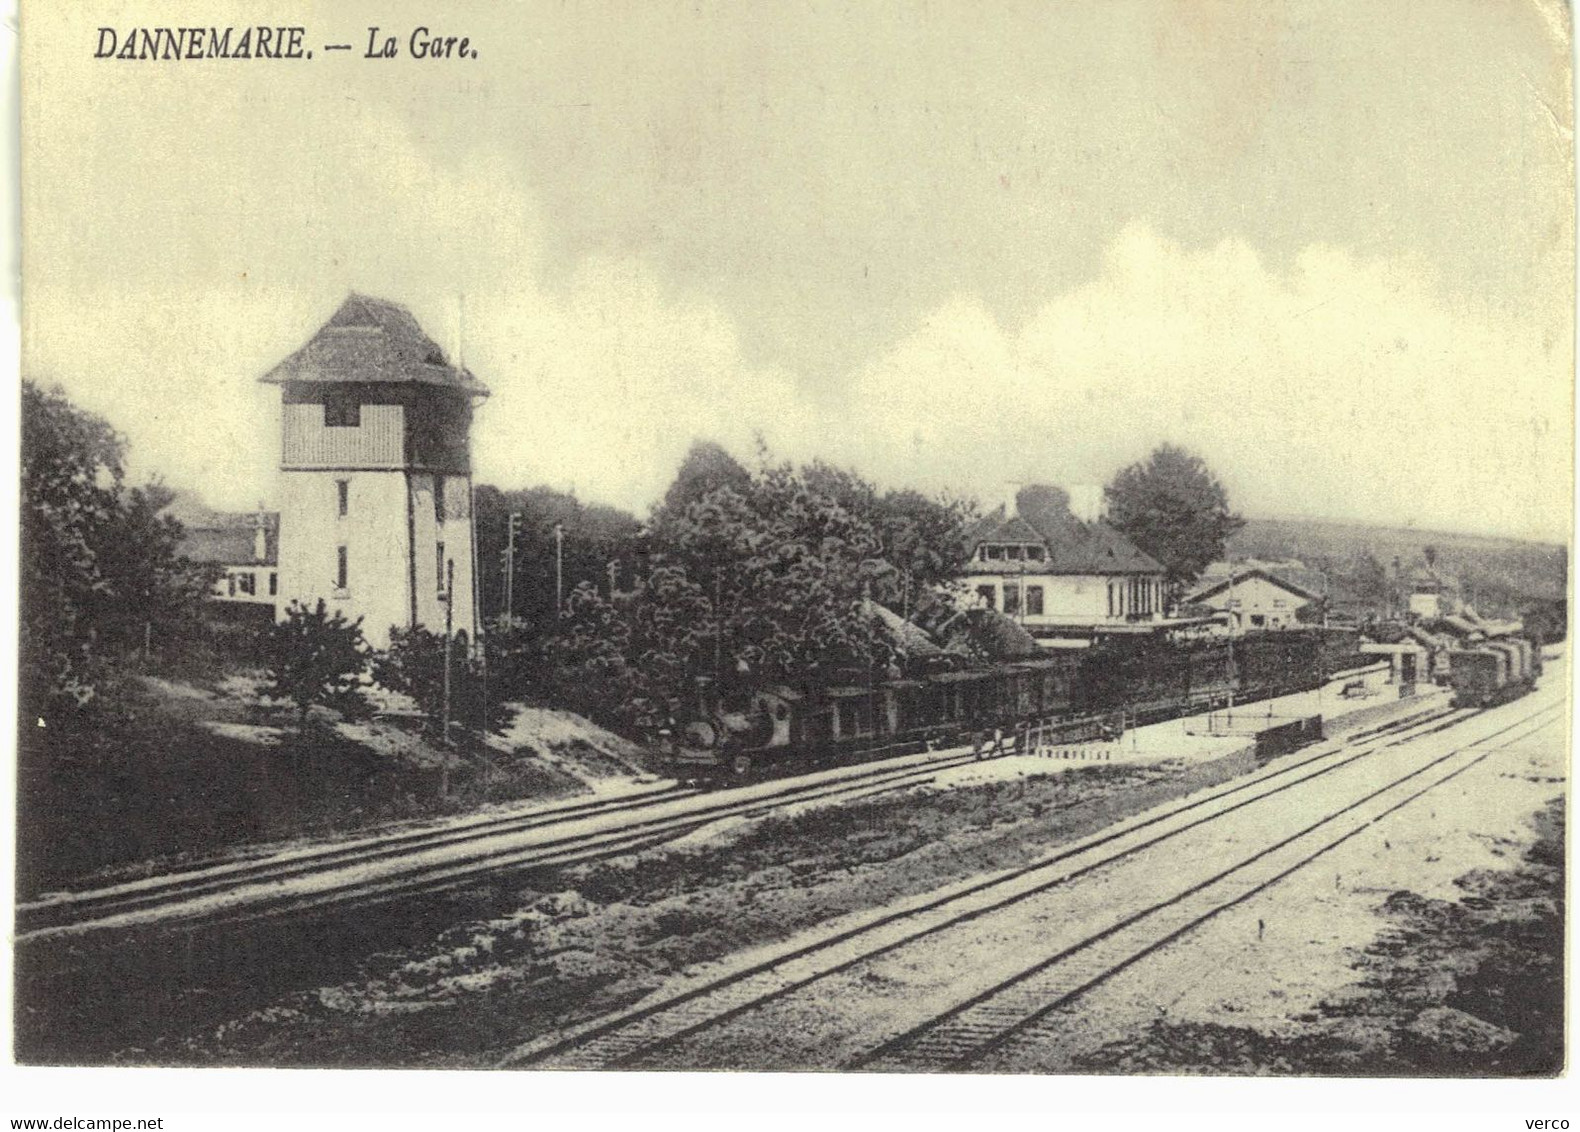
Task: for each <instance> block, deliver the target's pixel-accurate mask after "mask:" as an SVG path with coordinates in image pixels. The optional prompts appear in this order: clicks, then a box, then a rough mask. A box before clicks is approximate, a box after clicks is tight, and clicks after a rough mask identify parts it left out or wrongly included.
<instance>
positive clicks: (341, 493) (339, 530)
mask: <svg viewBox="0 0 1580 1132" xmlns="http://www.w3.org/2000/svg"><path fill="white" fill-rule="evenodd" d="M260 380H262V381H263V382H265V383H268V384H271V385H278V386H280V391H281V399H282V401H283V402H284V414H283V422H282V433H283V435H282V442H283V444H282V450H281V457H280V471H281V476H280V480H281V492H280V525H279V546H280V550H279V594H278V598H279V604H280V607H281V608H283V607H284V606H285V605H286V604H287V603H289V602H291V601H293V600H300V601H302V602H304V603H307V604H311V603H313V602H316V601H317V600H318V599H320V598H322V599H323V600H324V601H325V602H326V603H327V604H328V605H329V607H330V608H331V609H337V610H341V611H343V612H344V613H345V614H346V615H347V616H348V617H361V618H362V619H363V633H364V635H365V636H366V637H367V639H368V641H369V643H370V644H372V645H374V647H383V646H384V645H385V644H386V643H387V642H388V640H389V631H390V629H391V627H395V626H399V627H407V626H421V627H424V628H427V629H429V630H432V631H438V632H443V631H444V629H445V626H446V623H447V621H448V622H449V624H450V625H451V626H452V627H453V628H454V629H455V630H457V631H465V632H466V633H467V634H468V635H469V636H472V637H473V638H475V636H476V633H477V605H476V600H475V593H476V582H475V577H474V561H475V558H474V547H475V545H476V538H475V533H474V531H473V527H472V464H471V446H470V432H471V425H472V411H473V406H474V404H475V403H476V402H477V401H478V400H479V399H481V398H482V397H485V396H487V394H488V390H487V388H486V387H485V386H483V385H482V384H481V383H480V382H478V381H477V380H476V379H475V378H474V377H473V376H472V375H471V374H470V373H469V372H467V371H466V370H465V369H463V368H461V367H459V366H457V365H454V364H452V363H451V362H450V360H449V359H448V358H446V357H445V355H444V352H443V351H442V350H441V349H440V348H439V347H438V345H437V344H436V343H435V342H434V341H433V339H431V338H429V337H428V336H427V334H425V333H423V330H422V328H421V327H420V326H418V324H417V320H416V319H415V318H413V317H412V315H411V313H410V312H409V311H407V310H406V308H405V307H402V306H399V305H397V304H395V303H391V302H387V301H385V300H383V299H375V298H370V297H368V296H366V295H357V294H353V295H351V296H350V297H349V298H348V299H346V301H345V302H344V303H343V304H342V305H341V307H340V309H339V310H337V311H336V312H335V314H334V315H333V317H331V318H330V320H329V321H328V322H327V323H325V324H324V325H323V326H322V327H321V328H320V329H319V330H318V332H317V333H316V334H314V335H313V337H312V338H311V339H310V340H309V341H308V342H307V344H306V345H305V346H303V347H302V348H301V349H300V350H297V351H296V352H295V353H294V354H292V355H291V356H290V357H288V358H286V359H285V360H284V361H283V362H281V363H280V364H279V365H278V366H276V367H275V368H274V369H272V370H270V371H269V372H268V373H267V374H265V375H264V376H263V377H262V378H261V379H260Z"/></svg>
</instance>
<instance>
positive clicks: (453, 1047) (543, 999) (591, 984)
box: [131, 759, 1246, 1066]
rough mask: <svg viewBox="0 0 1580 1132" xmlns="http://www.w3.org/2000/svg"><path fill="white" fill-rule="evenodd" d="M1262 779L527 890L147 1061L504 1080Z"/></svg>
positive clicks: (784, 829)
mask: <svg viewBox="0 0 1580 1132" xmlns="http://www.w3.org/2000/svg"><path fill="white" fill-rule="evenodd" d="M1245 765H1246V764H1245V762H1244V760H1243V759H1221V760H1215V761H1211V762H1207V763H1195V764H1190V765H1186V764H1183V763H1179V762H1165V763H1160V764H1153V765H1150V766H1137V765H1131V766H1124V767H1119V766H1104V765H1091V766H1084V767H1083V766H1077V765H1070V764H1063V765H1061V766H1059V767H1057V768H1054V767H1052V766H1050V765H1048V764H1043V765H1042V766H1041V767H1039V768H1037V769H1036V770H1035V771H1031V770H1027V771H1024V772H1022V773H1020V774H1016V775H1014V776H1012V777H1009V778H1003V779H999V780H994V781H985V782H979V783H977V784H975V785H966V786H960V787H956V788H952V789H943V788H938V787H919V788H913V789H910V790H906V791H904V792H896V793H894V794H888V795H882V796H878V797H874V798H870V799H867V800H864V801H862V802H859V803H855V804H848V805H845V806H835V807H828V808H823V809H810V808H809V809H805V810H801V811H800V812H796V813H790V814H782V815H775V816H772V817H768V818H763V819H758V820H754V821H744V822H742V821H737V822H732V823H730V824H728V825H721V826H719V827H716V828H714V829H713V830H711V831H709V833H708V834H707V835H705V836H700V835H699V836H693V837H691V838H688V839H687V840H686V841H685V842H681V843H675V844H671V845H669V846H666V847H664V848H663V849H659V850H653V851H650V852H648V853H645V854H642V855H639V856H634V857H631V858H624V859H621V860H620V861H617V862H611V863H606V864H602V865H596V866H587V867H583V868H579V869H574V870H569V871H567V872H565V873H562V874H560V876H559V877H558V878H557V882H558V884H559V885H560V886H561V887H559V888H558V890H555V891H540V890H536V889H531V888H528V889H523V890H517V891H512V892H511V893H509V894H508V895H507V896H505V897H504V898H503V899H500V900H498V901H496V902H495V908H496V911H494V912H493V914H491V915H489V916H487V917H486V918H479V919H476V920H474V921H472V922H469V923H465V924H462V925H461V926H458V927H456V928H454V929H452V930H450V931H448V932H445V933H444V934H443V935H441V936H440V937H439V938H437V939H436V940H434V941H432V943H431V944H430V945H427V946H421V947H413V948H406V949H401V950H396V951H390V952H386V953H383V954H380V955H377V956H374V957H373V958H372V959H371V960H369V961H368V962H367V963H366V964H364V965H363V967H362V969H361V970H360V972H359V974H358V976H357V977H356V978H354V979H351V980H348V981H346V982H344V983H342V984H339V985H336V986H332V987H321V988H318V989H316V990H313V991H310V992H304V993H299V994H295V995H292V996H289V997H288V998H286V999H283V1000H281V1001H279V1002H276V1003H275V1004H273V1005H272V1006H270V1007H268V1008H266V1009H264V1010H260V1011H256V1012H253V1013H250V1014H249V1015H247V1016H246V1017H243V1018H238V1019H234V1020H231V1021H228V1022H225V1023H222V1024H220V1025H217V1026H215V1027H213V1028H211V1029H209V1030H207V1031H206V1032H204V1033H201V1034H197V1035H193V1036H192V1037H191V1038H190V1039H189V1040H188V1041H186V1042H183V1043H180V1044H179V1045H176V1044H170V1043H166V1044H165V1045H164V1046H162V1047H161V1048H158V1049H154V1050H148V1051H144V1052H143V1053H142V1054H139V1055H135V1056H134V1057H133V1058H131V1059H132V1060H145V1059H153V1060H164V1061H168V1060H172V1059H174V1060H179V1061H195V1062H199V1063H214V1062H221V1063H247V1064H334V1065H448V1066H491V1065H493V1064H494V1063H495V1062H496V1061H497V1060H498V1058H500V1057H501V1056H503V1055H504V1054H505V1053H507V1052H508V1051H510V1050H512V1049H514V1048H515V1047H516V1046H518V1045H520V1044H521V1043H523V1042H524V1041H527V1040H528V1039H530V1038H533V1037H536V1036H538V1035H540V1034H542V1033H545V1032H548V1031H551V1030H554V1029H557V1028H559V1027H561V1026H564V1025H568V1024H570V1023H572V1022H574V1021H576V1020H578V1019H581V1018H590V1017H593V1016H596V1015H597V1014H600V1013H603V1012H605V1011H608V1010H611V1009H615V1008H617V1007H619V1006H622V1005H625V1004H627V1003H630V1002H633V1001H636V1000H638V999H640V998H642V997H644V996H645V995H647V994H649V993H651V992H652V991H653V990H655V989H657V988H658V987H659V986H661V985H662V984H663V983H664V982H665V981H666V980H667V979H668V978H670V977H672V976H673V975H675V974H676V973H677V972H680V971H683V970H688V969H691V968H693V967H695V966H696V965H698V964H705V963H708V962H710V961H713V960H717V959H720V958H722V957H725V956H729V955H732V954H734V953H737V952H739V951H742V950H745V949H749V948H752V947H754V946H759V945H763V944H767V943H771V942H775V941H778V940H782V939H785V938H788V937H789V936H791V935H794V934H795V933H797V932H798V931H801V930H804V929H806V928H809V927H812V926H815V925H819V924H824V923H826V922H828V921H830V920H833V919H835V918H837V917H839V916H842V915H847V914H852V913H856V912H860V911H862V910H865V909H871V908H878V907H883V906H886V905H888V904H890V903H892V902H894V901H895V900H898V899H903V898H904V897H907V896H911V895H915V894H919V893H925V892H930V891H932V890H934V889H936V888H938V887H940V886H941V885H944V884H948V883H951V882H954V881H958V880H962V879H965V878H969V877H974V876H978V875H981V874H985V873H992V872H995V871H998V870H1000V869H1006V868H1010V867H1013V866H1015V865H1019V864H1023V863H1024V862H1026V861H1028V860H1030V859H1032V858H1035V857H1037V856H1040V855H1042V854H1044V853H1046V852H1047V851H1048V849H1049V847H1050V846H1051V845H1054V844H1057V843H1059V842H1061V841H1065V840H1070V839H1073V838H1076V837H1079V836H1082V835H1084V834H1086V833H1089V832H1092V831H1093V830H1096V829H1099V828H1102V827H1103V826H1106V825H1108V824H1110V823H1112V822H1113V821H1115V820H1118V819H1119V818H1121V817H1123V816H1126V815H1128V814H1130V813H1135V812H1139V811H1140V810H1143V809H1146V808H1149V807H1150V806H1153V805H1156V804H1158V803H1159V802H1161V801H1164V800H1166V799H1168V798H1171V797H1175V796H1178V795H1180V794H1183V793H1187V792H1189V791H1191V790H1195V789H1200V788H1202V787H1204V786H1207V785H1211V784H1212V783H1214V782H1217V781H1222V780H1223V779H1225V778H1228V777H1231V776H1233V775H1234V774H1237V773H1240V772H1241V771H1243V770H1244V769H1245Z"/></svg>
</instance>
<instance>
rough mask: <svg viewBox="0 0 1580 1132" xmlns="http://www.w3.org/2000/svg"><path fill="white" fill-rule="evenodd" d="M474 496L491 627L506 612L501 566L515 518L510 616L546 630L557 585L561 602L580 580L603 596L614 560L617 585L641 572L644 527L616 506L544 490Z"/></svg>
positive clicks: (486, 491) (485, 489)
mask: <svg viewBox="0 0 1580 1132" xmlns="http://www.w3.org/2000/svg"><path fill="white" fill-rule="evenodd" d="M473 498H474V503H475V510H476V517H477V546H478V562H479V564H480V566H481V571H480V581H481V587H482V592H481V601H482V605H481V609H482V611H483V617H484V620H485V621H486V622H488V623H489V624H493V623H494V622H495V620H496V619H498V618H499V617H501V616H503V615H504V613H505V569H504V566H505V555H506V548H507V547H508V546H509V545H510V539H509V533H508V524H509V521H510V519H509V517H510V515H511V514H512V513H515V514H520V515H521V517H522V518H521V523H520V525H519V526H518V528H517V531H516V538H515V570H514V575H513V578H512V589H513V593H512V601H511V606H512V612H513V614H514V616H515V617H517V618H519V619H521V620H523V621H526V622H528V623H530V624H533V625H545V624H547V623H549V622H552V621H554V620H555V619H556V614H555V608H554V600H555V591H556V583H557V582H559V583H560V584H561V585H562V586H563V594H562V596H564V595H568V594H569V593H570V592H571V591H572V590H574V589H575V588H576V587H577V586H578V585H579V584H581V583H582V582H589V583H591V584H592V585H594V586H597V587H600V588H602V589H604V590H605V591H607V589H608V585H609V581H608V579H609V564H610V563H611V562H612V563H614V564H615V569H616V573H617V575H618V576H619V578H620V579H621V584H622V585H629V583H630V580H631V578H632V577H633V576H634V575H635V574H636V573H638V572H640V570H641V569H642V564H641V553H640V552H641V540H640V533H641V529H642V524H641V523H639V522H637V520H636V517H635V516H634V515H630V514H627V513H626V512H624V511H620V510H617V509H616V508H613V507H604V506H600V505H597V504H593V505H588V504H584V503H581V502H580V501H579V500H577V499H576V497H575V496H573V495H570V494H568V493H566V492H563V491H556V490H554V489H553V488H548V487H534V488H528V489H526V490H524V491H501V490H499V489H498V488H496V487H492V486H490V485H487V484H480V485H479V486H478V487H477V489H476V491H475V492H474V494H473ZM556 525H558V526H559V527H560V531H561V536H562V545H561V546H556V545H555V535H554V528H555V526H556ZM557 556H558V561H557V560H556V558H557ZM557 565H558V567H559V574H560V577H559V578H558V579H557V578H556V576H555V575H556V566H557Z"/></svg>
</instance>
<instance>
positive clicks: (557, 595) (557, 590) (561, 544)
mask: <svg viewBox="0 0 1580 1132" xmlns="http://www.w3.org/2000/svg"><path fill="white" fill-rule="evenodd" d="M554 616H555V617H556V618H559V617H563V616H565V524H564V523H555V524H554Z"/></svg>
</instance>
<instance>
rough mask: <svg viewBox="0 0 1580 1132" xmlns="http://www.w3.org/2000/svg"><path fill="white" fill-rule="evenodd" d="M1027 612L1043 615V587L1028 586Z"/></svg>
mask: <svg viewBox="0 0 1580 1132" xmlns="http://www.w3.org/2000/svg"><path fill="white" fill-rule="evenodd" d="M1026 613H1027V614H1028V615H1029V616H1031V617H1041V616H1042V587H1041V586H1027V587H1026Z"/></svg>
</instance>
